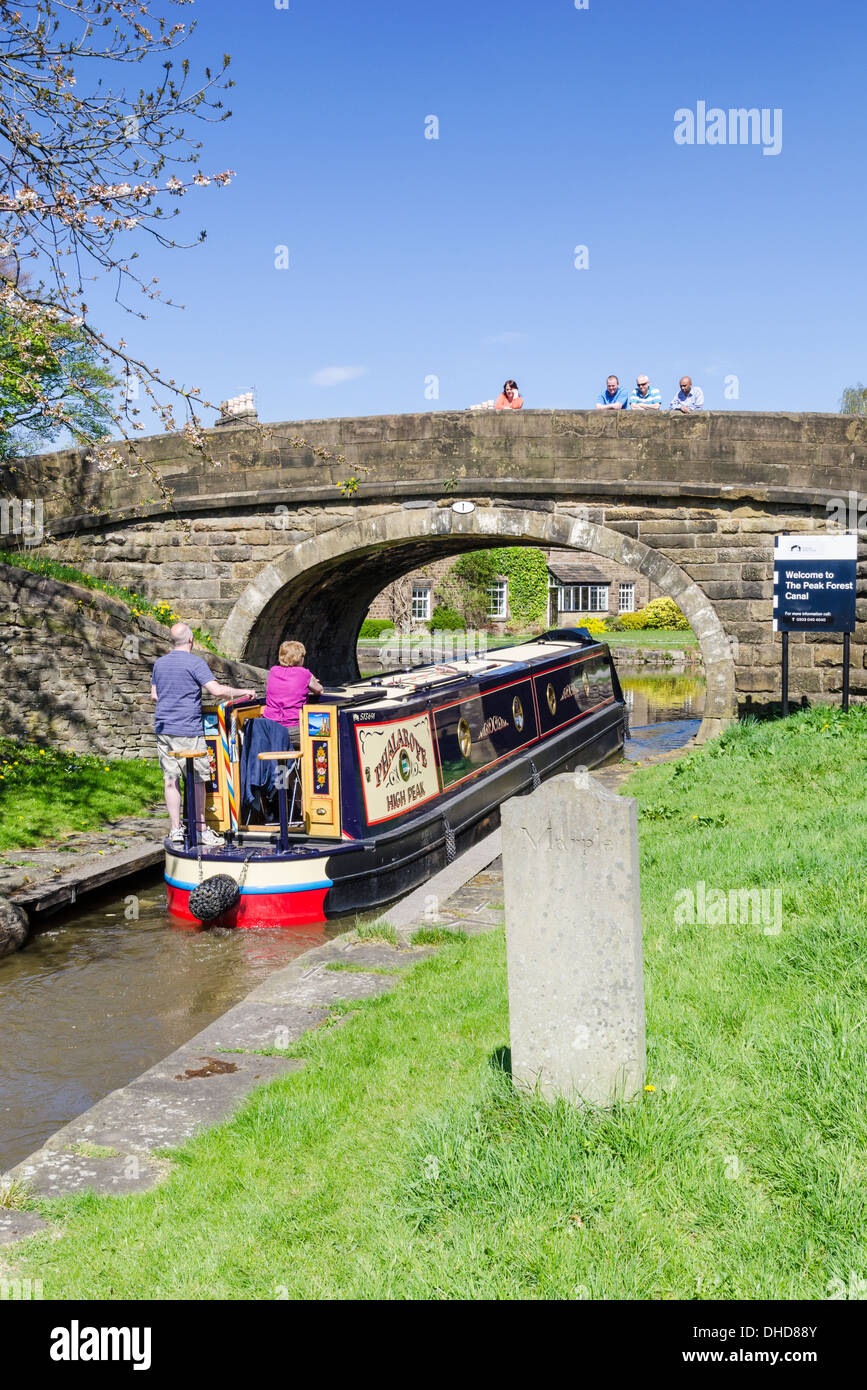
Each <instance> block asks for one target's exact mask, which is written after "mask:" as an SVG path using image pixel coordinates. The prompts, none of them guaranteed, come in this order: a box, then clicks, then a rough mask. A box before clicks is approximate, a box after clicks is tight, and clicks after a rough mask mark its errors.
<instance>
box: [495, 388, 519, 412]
mask: <svg viewBox="0 0 867 1390" xmlns="http://www.w3.org/2000/svg"><path fill="white" fill-rule="evenodd" d="M494 409H495V410H523V409H524V402H523V400H522V399H521V397H520V396H519V395H518V383H517V381H507V382H505V383H504V385H503V389H502V391H501V392H500V394H499V396H498V397H497V401H496V404H495V406H494Z"/></svg>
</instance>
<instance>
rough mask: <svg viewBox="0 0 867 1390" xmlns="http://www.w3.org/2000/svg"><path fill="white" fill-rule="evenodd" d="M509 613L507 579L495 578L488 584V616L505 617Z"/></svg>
mask: <svg viewBox="0 0 867 1390" xmlns="http://www.w3.org/2000/svg"><path fill="white" fill-rule="evenodd" d="M508 615H509V581H508V579H496V580H494V583H493V584H489V585H488V617H489V618H507V617H508Z"/></svg>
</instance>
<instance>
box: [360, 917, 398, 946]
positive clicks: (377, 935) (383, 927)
mask: <svg viewBox="0 0 867 1390" xmlns="http://www.w3.org/2000/svg"><path fill="white" fill-rule="evenodd" d="M353 934H354V936H355V937H356V938H357V939H358V940H359V941H387V942H388V944H389V945H390V946H396V945H397V932H396V931H395V929H394V927H393V926H392V925H391V923H390V922H386V921H385V920H383V919H381V918H378V917H373V918H368V919H367V920H365V919H364V918H361V917H356V919H355V927H354V931H353Z"/></svg>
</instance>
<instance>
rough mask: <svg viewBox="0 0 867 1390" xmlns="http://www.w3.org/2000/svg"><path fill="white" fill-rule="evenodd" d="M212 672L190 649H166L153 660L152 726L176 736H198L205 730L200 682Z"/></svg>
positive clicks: (212, 677)
mask: <svg viewBox="0 0 867 1390" xmlns="http://www.w3.org/2000/svg"><path fill="white" fill-rule="evenodd" d="M213 679H214V676H213V675H212V673H211V672H210V671H209V670H208V663H207V662H206V661H203V659H202V658H201V657H200V656H194V654H193V653H192V652H183V651H174V652H166V655H165V656H160V657H158V658H157V660H156V661H155V662H154V669H153V674H152V675H151V681H152V682H153V684H154V685H155V686H156V692H157V703H156V709H155V711H154V729H155V731H156V733H158V734H170V735H172V736H174V737H176V738H187V737H190V738H198V737H200V736H201V735H202V734H203V733H204V724H203V722H202V686H203V685H207V683H208V681H212V680H213Z"/></svg>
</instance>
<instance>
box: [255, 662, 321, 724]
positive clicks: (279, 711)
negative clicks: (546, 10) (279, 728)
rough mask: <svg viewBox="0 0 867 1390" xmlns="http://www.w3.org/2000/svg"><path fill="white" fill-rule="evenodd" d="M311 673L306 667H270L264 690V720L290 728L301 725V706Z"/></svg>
mask: <svg viewBox="0 0 867 1390" xmlns="http://www.w3.org/2000/svg"><path fill="white" fill-rule="evenodd" d="M311 675H312V672H310V671H308V670H307V667H306V666H272V667H271V670H270V671H269V672H268V684H267V686H266V688H265V708H264V709H263V710H262V713H263V715H264V716H265V718H266V719H276V720H277V723H278V724H285V725H286V726H287V728H288V727H291V726H292V725H295V724H300V723H301V706H302V705H303V704H304V701H305V700H306V699H307V691H308V690H309V688H310V679H311Z"/></svg>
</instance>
